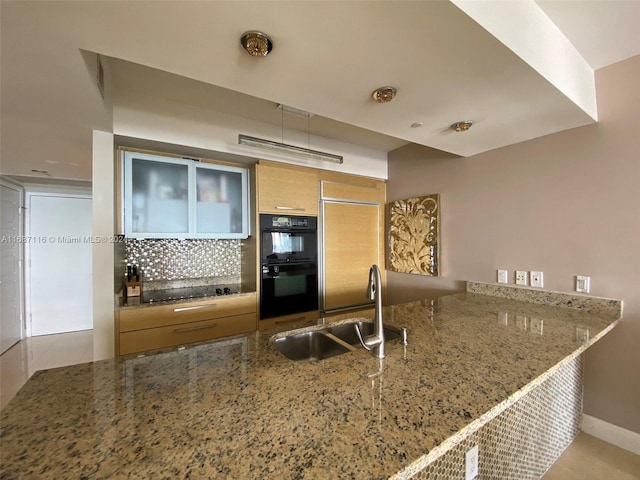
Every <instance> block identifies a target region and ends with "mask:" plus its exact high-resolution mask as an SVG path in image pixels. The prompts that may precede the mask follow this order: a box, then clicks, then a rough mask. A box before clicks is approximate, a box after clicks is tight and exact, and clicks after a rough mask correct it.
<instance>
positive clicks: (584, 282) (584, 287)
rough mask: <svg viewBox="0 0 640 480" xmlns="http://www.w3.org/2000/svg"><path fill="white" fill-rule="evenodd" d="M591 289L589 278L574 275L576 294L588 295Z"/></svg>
mask: <svg viewBox="0 0 640 480" xmlns="http://www.w3.org/2000/svg"><path fill="white" fill-rule="evenodd" d="M590 289H591V277H587V276H586V275H576V292H580V293H589V290H590Z"/></svg>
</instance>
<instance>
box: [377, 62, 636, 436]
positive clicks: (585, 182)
mask: <svg viewBox="0 0 640 480" xmlns="http://www.w3.org/2000/svg"><path fill="white" fill-rule="evenodd" d="M638 85H640V56H637V57H633V58H631V59H629V60H626V61H624V62H620V63H618V64H615V65H612V66H609V67H607V68H604V69H602V70H599V71H598V72H596V88H597V92H598V113H599V118H600V120H599V122H598V124H596V125H590V126H586V127H581V128H577V129H573V130H569V131H566V132H562V133H558V134H555V135H549V136H546V137H542V138H538V139H535V140H531V141H528V142H523V143H520V144H517V145H512V146H509V147H505V148H501V149H497V150H494V151H491V152H487V153H484V154H481V155H476V156H473V157H468V158H457V157H454V156H452V155H449V154H446V153H443V152H439V151H435V150H431V149H427V148H423V147H417V146H415V145H412V146H407V147H403V148H401V149H398V150H396V151H394V152H391V153H390V154H389V182H388V189H387V192H388V201H393V200H397V199H401V198H407V197H409V196H415V195H424V194H432V193H439V194H440V195H441V204H442V206H441V226H442V227H441V232H442V236H441V244H442V248H441V254H442V256H441V267H442V276H441V277H439V278H428V277H420V276H414V275H407V274H398V273H391V272H390V273H389V274H388V285H389V288H388V300H389V303H399V302H401V301H405V300H410V299H414V298H418V297H419V296H424V295H425V294H427V295H430V294H434V293H440V292H446V291H456V290H461V289H462V288H463V283H462V281H464V280H477V281H484V282H495V281H496V269H498V268H505V269H508V270H509V271H510V277H511V278H510V282H511V283H513V272H514V270H516V269H519V270H542V271H543V272H544V283H545V288H546V289H549V290H558V291H564V292H571V291H573V289H574V276H575V275H589V276H591V284H592V288H591V294H592V295H595V296H601V297H613V298H621V299H623V300H624V312H625V318H624V322H623V323H622V324H621V325H620V326H619V327H618V328H616V329H614V331H613V332H612V333H611V334H610V335H608V336H607V337H605V338H604V339H603V340H601V341H600V342H599V343H597V344H596V345H595V346H594V347H593V348H592V349H590V350H589V351H588V352H587V355H586V373H585V399H584V413H586V414H588V415H592V416H594V417H597V418H599V419H601V420H604V421H606V422H609V423H613V424H615V425H618V426H620V427H623V428H626V429H628V430H631V431H634V432H638V433H640V374H639V373H638V368H639V367H640V288H639V287H640V279H639V276H640V88H638ZM522 121H523V122H526V118H523V119H522ZM464 140H465V138H464V134H460V141H461V142H464Z"/></svg>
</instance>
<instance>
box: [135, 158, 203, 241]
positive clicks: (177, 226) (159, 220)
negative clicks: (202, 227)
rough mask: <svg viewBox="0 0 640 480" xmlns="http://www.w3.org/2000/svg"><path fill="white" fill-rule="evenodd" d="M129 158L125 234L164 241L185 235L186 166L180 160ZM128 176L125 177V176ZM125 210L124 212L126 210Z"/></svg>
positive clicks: (186, 210)
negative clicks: (172, 235)
mask: <svg viewBox="0 0 640 480" xmlns="http://www.w3.org/2000/svg"><path fill="white" fill-rule="evenodd" d="M144 157H149V156H143V155H138V156H131V157H130V160H129V161H128V162H127V163H126V166H125V168H126V173H125V178H126V179H127V180H128V181H127V183H128V184H129V182H130V184H129V185H127V187H126V191H127V192H130V195H129V198H128V199H127V201H126V204H127V205H126V206H125V223H126V227H129V228H126V227H125V228H126V230H128V232H127V233H129V234H131V235H132V236H136V235H140V236H146V237H149V236H153V235H154V234H157V236H158V237H166V236H168V235H170V234H178V236H180V234H182V236H186V235H187V234H188V233H189V220H190V218H189V164H188V163H187V162H186V161H183V160H179V159H177V160H166V161H159V160H157V159H145V158H144ZM127 173H128V175H126V174H127ZM127 207H128V208H127Z"/></svg>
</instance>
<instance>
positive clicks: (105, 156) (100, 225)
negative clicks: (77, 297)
mask: <svg viewBox="0 0 640 480" xmlns="http://www.w3.org/2000/svg"><path fill="white" fill-rule="evenodd" d="M113 158H114V149H113V134H112V133H109V132H101V131H97V130H94V132H93V169H92V171H93V174H92V177H93V236H94V239H98V238H99V239H100V240H101V241H99V242H98V241H96V242H95V243H94V244H93V359H94V360H102V359H106V358H113V356H114V355H115V325H114V301H115V300H114V294H113V282H114V280H113V262H114V247H113V243H112V242H110V241H109V240H110V239H111V238H112V237H113V234H114V225H115V222H114V218H115V217H114V210H115V204H114V193H115V192H114V181H115V178H114V177H115V174H114V162H113ZM102 239H106V240H107V241H105V242H103V241H102Z"/></svg>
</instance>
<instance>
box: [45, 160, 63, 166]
mask: <svg viewBox="0 0 640 480" xmlns="http://www.w3.org/2000/svg"><path fill="white" fill-rule="evenodd" d="M44 163H48V164H49V165H58V164H60V162H59V161H58V160H45V161H44Z"/></svg>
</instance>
